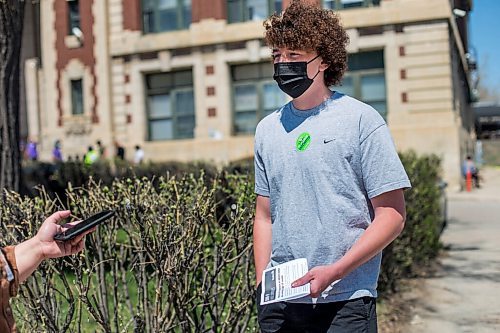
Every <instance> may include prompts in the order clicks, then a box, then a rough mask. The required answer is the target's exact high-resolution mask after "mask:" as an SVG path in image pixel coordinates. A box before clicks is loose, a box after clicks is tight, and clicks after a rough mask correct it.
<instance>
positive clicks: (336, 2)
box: [321, 0, 380, 10]
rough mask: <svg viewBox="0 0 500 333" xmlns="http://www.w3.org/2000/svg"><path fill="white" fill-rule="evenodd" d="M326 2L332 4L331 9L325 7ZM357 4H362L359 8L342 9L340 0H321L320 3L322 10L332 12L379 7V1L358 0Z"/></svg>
mask: <svg viewBox="0 0 500 333" xmlns="http://www.w3.org/2000/svg"><path fill="white" fill-rule="evenodd" d="M327 1H328V2H329V3H333V8H332V7H330V6H327V5H326V3H327ZM359 2H362V4H361V5H360V6H352V7H344V6H343V4H342V0H322V1H321V3H322V7H323V8H326V9H332V10H344V9H357V8H367V7H375V6H380V0H360V1H359Z"/></svg>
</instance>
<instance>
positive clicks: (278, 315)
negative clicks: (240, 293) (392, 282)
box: [257, 288, 377, 333]
mask: <svg viewBox="0 0 500 333" xmlns="http://www.w3.org/2000/svg"><path fill="white" fill-rule="evenodd" d="M257 295H258V297H257V304H258V305H257V310H258V311H257V312H258V319H259V326H260V329H261V330H262V332H264V333H268V332H287V333H292V332H297V333H299V332H311V333H320V332H324V333H353V332H354V333H376V332H377V312H376V300H375V298H372V297H363V298H358V299H354V300H349V301H342V302H333V303H323V304H316V305H312V304H300V303H287V302H279V303H272V304H268V305H260V288H258V289H257Z"/></svg>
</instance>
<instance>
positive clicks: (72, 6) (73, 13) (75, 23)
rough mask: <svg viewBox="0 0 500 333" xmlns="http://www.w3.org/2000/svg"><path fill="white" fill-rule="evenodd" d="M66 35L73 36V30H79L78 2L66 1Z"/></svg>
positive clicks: (75, 0)
mask: <svg viewBox="0 0 500 333" xmlns="http://www.w3.org/2000/svg"><path fill="white" fill-rule="evenodd" d="M67 3H68V35H75V28H76V29H80V1H79V0H68V1H67Z"/></svg>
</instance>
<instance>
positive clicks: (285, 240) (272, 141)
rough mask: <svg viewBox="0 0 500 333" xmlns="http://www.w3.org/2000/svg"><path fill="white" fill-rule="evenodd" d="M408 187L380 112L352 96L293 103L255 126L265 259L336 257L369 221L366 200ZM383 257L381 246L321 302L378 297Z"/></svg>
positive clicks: (321, 261)
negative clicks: (266, 227)
mask: <svg viewBox="0 0 500 333" xmlns="http://www.w3.org/2000/svg"><path fill="white" fill-rule="evenodd" d="M410 186H411V184H410V181H409V180H408V176H407V175H406V172H405V170H404V168H403V165H402V164H401V161H400V159H399V157H398V155H397V152H396V149H395V147H394V143H393V141H392V138H391V135H390V133H389V129H388V128H387V125H386V124H385V122H384V120H383V118H382V117H381V116H380V115H379V113H378V112H377V111H375V110H374V109H373V108H372V107H371V106H369V105H367V104H364V103H362V102H360V101H358V100H356V99H354V98H351V97H348V96H346V95H343V94H340V93H336V92H335V93H333V94H332V96H331V97H330V99H328V100H327V101H325V102H324V103H322V104H321V105H319V106H317V107H315V108H313V109H310V110H304V111H302V110H297V109H295V108H294V106H293V104H292V103H291V102H290V103H288V104H286V105H285V106H283V107H282V108H281V109H279V110H277V111H275V112H273V113H272V114H270V115H268V116H267V117H265V118H264V119H263V120H262V121H261V122H260V123H259V124H258V125H257V129H256V134H255V193H257V194H258V195H261V196H265V197H269V198H270V202H271V220H272V251H271V262H270V266H274V265H276V264H280V263H283V262H287V261H290V260H293V259H297V258H307V260H308V263H309V269H311V268H313V267H315V266H319V265H328V264H331V263H334V262H336V261H337V260H339V259H340V258H341V257H342V256H343V255H344V254H345V253H346V252H347V251H348V250H349V249H350V248H351V246H352V245H353V244H354V243H355V242H356V241H357V240H358V238H359V237H360V236H361V234H362V233H363V232H364V231H365V229H366V228H367V227H368V226H369V225H370V223H371V222H372V219H373V208H372V206H371V202H370V199H371V198H373V197H376V196H378V195H380V194H382V193H385V192H388V191H392V190H395V189H401V188H408V187H410ZM380 261H381V253H379V254H378V255H376V256H375V257H374V258H372V259H371V260H369V261H368V262H366V263H365V264H363V265H361V266H360V267H358V268H357V269H356V270H354V271H353V272H351V273H350V274H349V275H347V276H346V277H344V278H343V279H342V280H341V281H340V282H339V283H337V284H336V285H334V287H333V289H332V290H331V291H330V292H329V296H328V297H327V298H323V297H320V298H319V299H318V302H333V301H342V300H348V299H354V298H359V297H364V296H372V297H376V296H377V290H376V289H377V279H378V274H379V271H380ZM296 301H298V302H302V303H309V302H311V298H310V297H304V298H301V299H299V300H296Z"/></svg>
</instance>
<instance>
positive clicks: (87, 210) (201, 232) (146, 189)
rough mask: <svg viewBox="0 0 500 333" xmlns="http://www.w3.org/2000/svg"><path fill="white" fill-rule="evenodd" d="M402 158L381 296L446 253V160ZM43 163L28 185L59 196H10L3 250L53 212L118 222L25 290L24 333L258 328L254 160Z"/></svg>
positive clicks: (2, 223)
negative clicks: (442, 170)
mask: <svg viewBox="0 0 500 333" xmlns="http://www.w3.org/2000/svg"><path fill="white" fill-rule="evenodd" d="M401 160H402V162H403V164H404V166H405V168H406V171H407V173H408V175H409V177H410V179H411V182H412V185H413V188H412V189H411V190H408V191H406V192H405V196H406V207H407V220H406V227H405V229H404V231H403V233H402V234H401V235H400V237H398V238H397V239H396V241H394V242H393V243H392V244H391V245H390V246H389V247H387V248H386V249H385V250H384V255H383V259H382V269H381V275H380V279H379V291H380V293H381V294H385V295H387V294H389V293H390V292H393V291H395V290H396V287H397V282H398V280H399V279H401V278H402V277H406V276H411V275H413V274H414V273H415V272H416V270H417V269H418V268H419V267H420V266H422V265H427V264H428V263H429V261H430V260H431V259H432V258H434V257H435V256H436V254H437V253H438V251H439V248H440V243H439V235H440V232H441V230H442V220H441V219H440V213H439V199H440V197H439V196H440V195H441V194H440V190H439V188H438V183H437V181H438V179H439V165H440V161H439V159H438V158H437V157H436V156H433V155H432V156H422V157H418V156H417V155H416V154H415V153H414V152H409V153H405V154H402V155H401ZM31 167H33V165H32V166H31ZM39 167H40V168H41V169H40V170H42V171H36V170H37V168H36V167H34V169H32V171H31V172H30V173H26V175H31V176H30V177H31V178H29V177H27V180H28V181H26V183H29V181H31V183H32V184H34V183H36V179H37V177H41V176H40V175H43V176H44V177H45V176H47V174H49V177H48V179H49V180H50V182H45V183H44V184H48V186H49V187H50V186H52V187H51V189H52V190H53V189H57V191H53V192H50V191H47V190H45V189H44V188H40V189H39V190H38V192H37V193H34V192H33V193H32V194H37V195H36V196H34V197H33V198H29V197H23V196H21V195H19V194H17V193H13V192H8V193H6V194H5V195H4V196H3V198H1V201H0V232H1V234H2V239H1V242H2V245H7V244H15V243H18V242H20V241H22V240H24V239H26V238H28V237H31V236H32V235H34V233H36V231H37V230H38V227H39V225H40V223H41V222H42V221H43V220H44V218H45V217H46V216H48V215H49V214H51V213H52V212H54V211H55V210H56V209H58V208H63V207H66V208H70V209H71V211H72V213H73V214H74V215H75V216H77V217H79V218H83V217H86V216H88V215H90V214H91V213H92V212H97V211H99V210H102V209H108V208H111V209H114V210H115V211H116V212H117V214H116V215H115V217H114V218H113V219H112V220H111V222H109V223H107V224H106V225H105V226H102V227H99V228H98V229H97V231H96V232H95V233H93V234H92V235H91V236H89V237H88V240H87V249H86V251H85V252H84V253H82V254H80V255H78V256H73V257H70V258H64V259H57V260H50V261H46V262H44V263H43V264H42V265H41V267H40V268H39V269H38V270H37V271H36V272H35V273H34V274H33V276H32V277H31V278H30V279H28V281H27V282H26V283H24V284H23V286H22V287H21V289H20V294H21V297H18V298H17V299H16V301H15V303H16V304H17V314H16V316H17V318H18V324H19V326H20V328H21V331H28V330H32V331H43V332H68V331H69V332H73V331H85V332H87V331H99V332H129V331H135V332H164V331H176V332H188V331H191V332H213V331H217V332H241V331H254V330H256V327H255V325H256V314H255V304H254V297H253V287H254V269H253V260H252V251H251V247H252V241H251V240H252V237H251V234H252V219H253V213H254V200H255V195H254V193H253V163H252V160H242V161H238V162H236V163H232V164H230V165H228V166H226V167H225V168H223V169H222V170H220V171H217V170H216V168H215V167H214V166H212V165H210V164H200V163H195V164H183V163H165V164H148V165H143V166H141V167H139V168H135V167H131V166H130V165H127V164H123V165H115V166H113V167H111V165H109V164H107V163H101V164H98V165H94V166H92V167H91V168H88V167H85V166H83V165H81V164H79V163H75V162H73V163H65V164H62V165H59V166H58V168H57V169H53V167H51V166H50V165H43V164H41V165H39ZM51 168H52V169H51ZM43 170H45V171H43ZM47 170H48V171H47ZM161 175H163V176H161ZM67 182H68V183H67ZM55 184H57V186H56V185H55ZM81 185H85V186H83V187H79V186H81ZM27 187H28V188H30V189H32V188H33V187H32V186H31V187H30V186H27ZM61 192H63V194H64V195H62V194H61Z"/></svg>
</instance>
